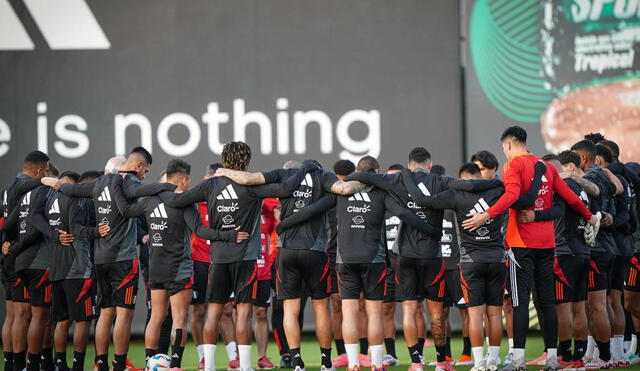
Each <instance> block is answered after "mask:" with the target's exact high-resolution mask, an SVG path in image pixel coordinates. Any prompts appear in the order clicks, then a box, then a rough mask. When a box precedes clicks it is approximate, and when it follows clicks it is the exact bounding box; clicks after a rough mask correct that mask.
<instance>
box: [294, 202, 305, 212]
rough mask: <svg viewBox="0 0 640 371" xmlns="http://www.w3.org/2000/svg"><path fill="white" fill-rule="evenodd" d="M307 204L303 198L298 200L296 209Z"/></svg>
mask: <svg viewBox="0 0 640 371" xmlns="http://www.w3.org/2000/svg"><path fill="white" fill-rule="evenodd" d="M304 206H305V204H304V201H303V200H298V201H296V209H302V208H303V207H304ZM294 212H298V210H294Z"/></svg>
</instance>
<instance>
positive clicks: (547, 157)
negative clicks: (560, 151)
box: [542, 153, 558, 161]
mask: <svg viewBox="0 0 640 371" xmlns="http://www.w3.org/2000/svg"><path fill="white" fill-rule="evenodd" d="M542 159H543V160H544V161H554V160H558V155H554V154H553V153H548V154H546V155H544V156H542Z"/></svg>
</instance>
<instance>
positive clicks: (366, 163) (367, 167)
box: [356, 156, 380, 171]
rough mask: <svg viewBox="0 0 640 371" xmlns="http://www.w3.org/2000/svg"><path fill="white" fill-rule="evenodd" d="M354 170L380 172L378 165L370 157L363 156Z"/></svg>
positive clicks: (376, 161)
mask: <svg viewBox="0 0 640 371" xmlns="http://www.w3.org/2000/svg"><path fill="white" fill-rule="evenodd" d="M356 168H357V169H358V171H376V170H380V163H379V162H378V160H376V159H375V158H374V157H372V156H364V157H363V158H361V159H360V161H358V166H356Z"/></svg>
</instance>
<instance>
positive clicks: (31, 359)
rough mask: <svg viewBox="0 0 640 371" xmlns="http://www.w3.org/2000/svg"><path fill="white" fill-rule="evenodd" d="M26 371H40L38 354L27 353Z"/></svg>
mask: <svg viewBox="0 0 640 371" xmlns="http://www.w3.org/2000/svg"><path fill="white" fill-rule="evenodd" d="M27 371H40V354H33V353H27Z"/></svg>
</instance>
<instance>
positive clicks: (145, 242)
mask: <svg viewBox="0 0 640 371" xmlns="http://www.w3.org/2000/svg"><path fill="white" fill-rule="evenodd" d="M148 242H149V235H148V234H145V235H144V236H142V244H143V245H146V244H147V243H148Z"/></svg>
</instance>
